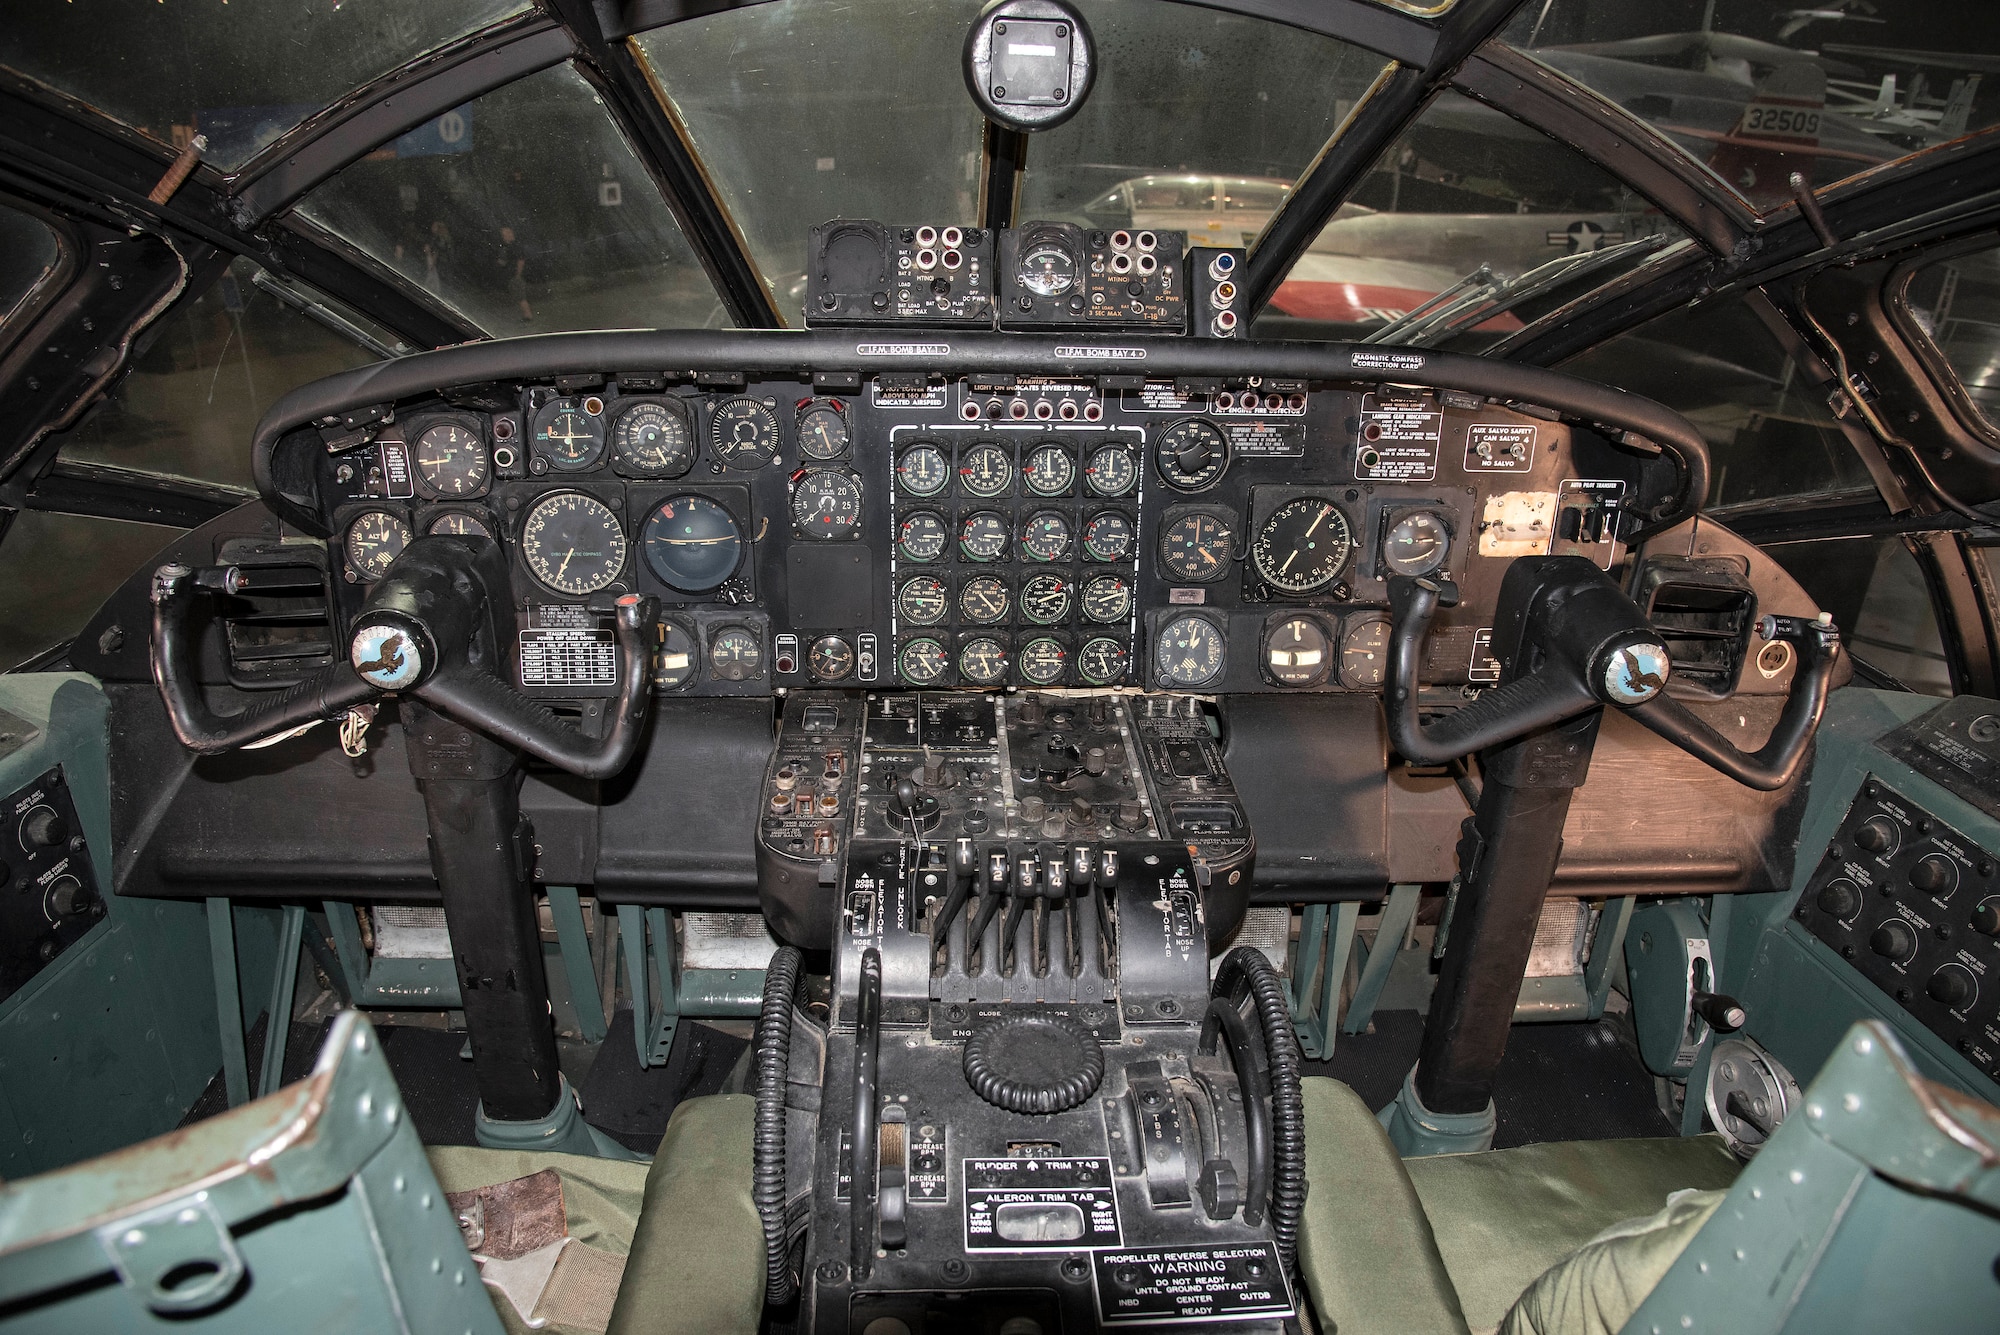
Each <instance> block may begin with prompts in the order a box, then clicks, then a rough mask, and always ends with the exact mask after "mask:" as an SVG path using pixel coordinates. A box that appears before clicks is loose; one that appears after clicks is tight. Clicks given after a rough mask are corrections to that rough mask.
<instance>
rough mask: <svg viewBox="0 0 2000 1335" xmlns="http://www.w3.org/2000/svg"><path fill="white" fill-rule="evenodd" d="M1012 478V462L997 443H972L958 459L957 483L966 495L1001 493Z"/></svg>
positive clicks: (986, 495)
mask: <svg viewBox="0 0 2000 1335" xmlns="http://www.w3.org/2000/svg"><path fill="white" fill-rule="evenodd" d="M1013 480H1014V464H1013V462H1012V461H1011V460H1009V459H1008V458H1007V451H1005V450H1003V449H1001V448H1000V447H999V446H998V445H974V446H973V447H972V448H971V449H969V450H967V451H966V452H965V453H964V454H963V455H961V456H960V457H959V460H958V485H959V486H960V487H961V488H963V489H964V491H965V494H966V495H968V496H978V497H982V498H984V497H991V496H999V495H1001V494H1003V493H1004V492H1005V491H1006V490H1007V487H1008V484H1010V483H1011V482H1013Z"/></svg>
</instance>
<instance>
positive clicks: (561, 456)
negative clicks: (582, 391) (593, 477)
mask: <svg viewBox="0 0 2000 1335" xmlns="http://www.w3.org/2000/svg"><path fill="white" fill-rule="evenodd" d="M591 402H593V403H595V402H597V400H595V399H593V400H591ZM534 439H535V452H536V453H537V454H539V455H541V456H542V457H543V458H544V459H547V460H548V461H549V466H550V467H552V468H558V469H562V470H564V471H571V470H574V469H578V468H588V467H590V466H591V465H592V464H594V463H596V462H597V457H598V456H599V455H600V454H602V453H603V452H604V415H603V413H602V412H596V413H587V412H585V411H584V410H583V401H582V400H580V399H550V400H549V401H548V402H547V403H545V404H543V405H542V408H541V411H539V412H537V413H536V414H535V426H534Z"/></svg>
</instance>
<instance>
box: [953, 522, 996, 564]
mask: <svg viewBox="0 0 2000 1335" xmlns="http://www.w3.org/2000/svg"><path fill="white" fill-rule="evenodd" d="M1007 538H1008V533H1007V521H1006V520H1005V519H1002V518H1001V517H1000V516H999V515H997V514H995V513H994V512H993V511H991V510H980V511H977V512H976V513H973V514H969V515H967V516H966V517H965V522H964V523H963V524H961V525H959V528H958V547H959V550H960V551H962V552H964V553H965V559H966V560H968V561H998V560H999V559H1000V558H1001V557H1003V556H1005V555H1006V554H1007Z"/></svg>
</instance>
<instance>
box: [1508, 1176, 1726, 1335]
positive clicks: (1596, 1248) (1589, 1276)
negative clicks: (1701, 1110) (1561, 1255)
mask: <svg viewBox="0 0 2000 1335" xmlns="http://www.w3.org/2000/svg"><path fill="white" fill-rule="evenodd" d="M1728 1194H1729V1193H1728V1192H1724V1191H1677V1192H1675V1193H1674V1194H1673V1195H1671V1196H1669V1197H1667V1203H1666V1204H1665V1205H1663V1206H1661V1207H1660V1209H1659V1210H1658V1211H1657V1212H1655V1213H1653V1214H1650V1215H1648V1216H1646V1218H1644V1219H1628V1220H1626V1221H1625V1222H1624V1223H1622V1224H1613V1225H1612V1226H1611V1227H1610V1228H1607V1229H1605V1230H1604V1231H1603V1232H1602V1233H1599V1234H1598V1235H1597V1236H1596V1237H1594V1238H1592V1239H1591V1240H1590V1241H1589V1242H1587V1243H1585V1244H1584V1245H1583V1247H1582V1248H1581V1249H1580V1250H1578V1251H1575V1252H1572V1253H1571V1254H1570V1256H1569V1259H1567V1260H1565V1261H1560V1262H1558V1263H1557V1264H1556V1265H1555V1266H1553V1267H1551V1268H1550V1269H1548V1270H1546V1271H1544V1272H1543V1273H1542V1277H1541V1278H1540V1279H1537V1280H1536V1281H1535V1282H1534V1283H1532V1284H1530V1285H1529V1286H1528V1291H1527V1292H1526V1293H1523V1294H1522V1295H1521V1297H1520V1301H1518V1302H1516V1303H1515V1304H1514V1305H1513V1307H1511V1308H1509V1309H1508V1311H1507V1319H1506V1320H1505V1321H1502V1322H1501V1323H1500V1335H1617V1332H1619V1331H1620V1330H1622V1329H1624V1327H1625V1323H1626V1322H1627V1321H1628V1320H1630V1319H1631V1316H1632V1313H1633V1312H1635V1311H1637V1310H1638V1309H1639V1304H1640V1303H1643V1302H1645V1301H1646V1295H1647V1294H1649V1293H1651V1292H1652V1291H1653V1286H1654V1285H1656V1284H1658V1283H1659V1282H1660V1279H1661V1277H1662V1276H1664V1275H1665V1274H1666V1273H1667V1270H1668V1269H1669V1268H1670V1267H1671V1266H1672V1265H1673V1263H1674V1262H1675V1261H1677V1260H1679V1259H1680V1255H1681V1253H1682V1252H1683V1251H1685V1250H1687V1245H1688V1243H1689V1242H1691V1241H1693V1239H1694V1235H1695V1234H1697V1233H1699V1232H1700V1231H1701V1226H1702V1225H1703V1224H1706V1223H1707V1222H1708V1217H1709V1216H1710V1215H1712V1214H1714V1213H1715V1208H1716V1207H1717V1206H1718V1205H1721V1204H1722V1202H1723V1199H1724V1198H1725V1197H1726V1196H1727V1195H1728Z"/></svg>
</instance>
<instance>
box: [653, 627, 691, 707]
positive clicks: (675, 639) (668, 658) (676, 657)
mask: <svg viewBox="0 0 2000 1335" xmlns="http://www.w3.org/2000/svg"><path fill="white" fill-rule="evenodd" d="M658 634H659V637H660V647H659V648H658V649H657V650H655V651H654V653H653V685H654V686H656V687H658V688H659V689H660V690H663V691H676V690H679V689H680V688H681V687H683V686H685V685H687V684H688V682H690V681H692V680H693V679H694V669H695V663H696V660H697V657H698V654H699V650H698V649H697V648H696V647H695V642H694V632H693V631H691V630H689V629H688V628H687V627H686V626H683V625H682V624H681V623H680V622H678V621H663V622H661V623H660V629H659V632H658Z"/></svg>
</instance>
